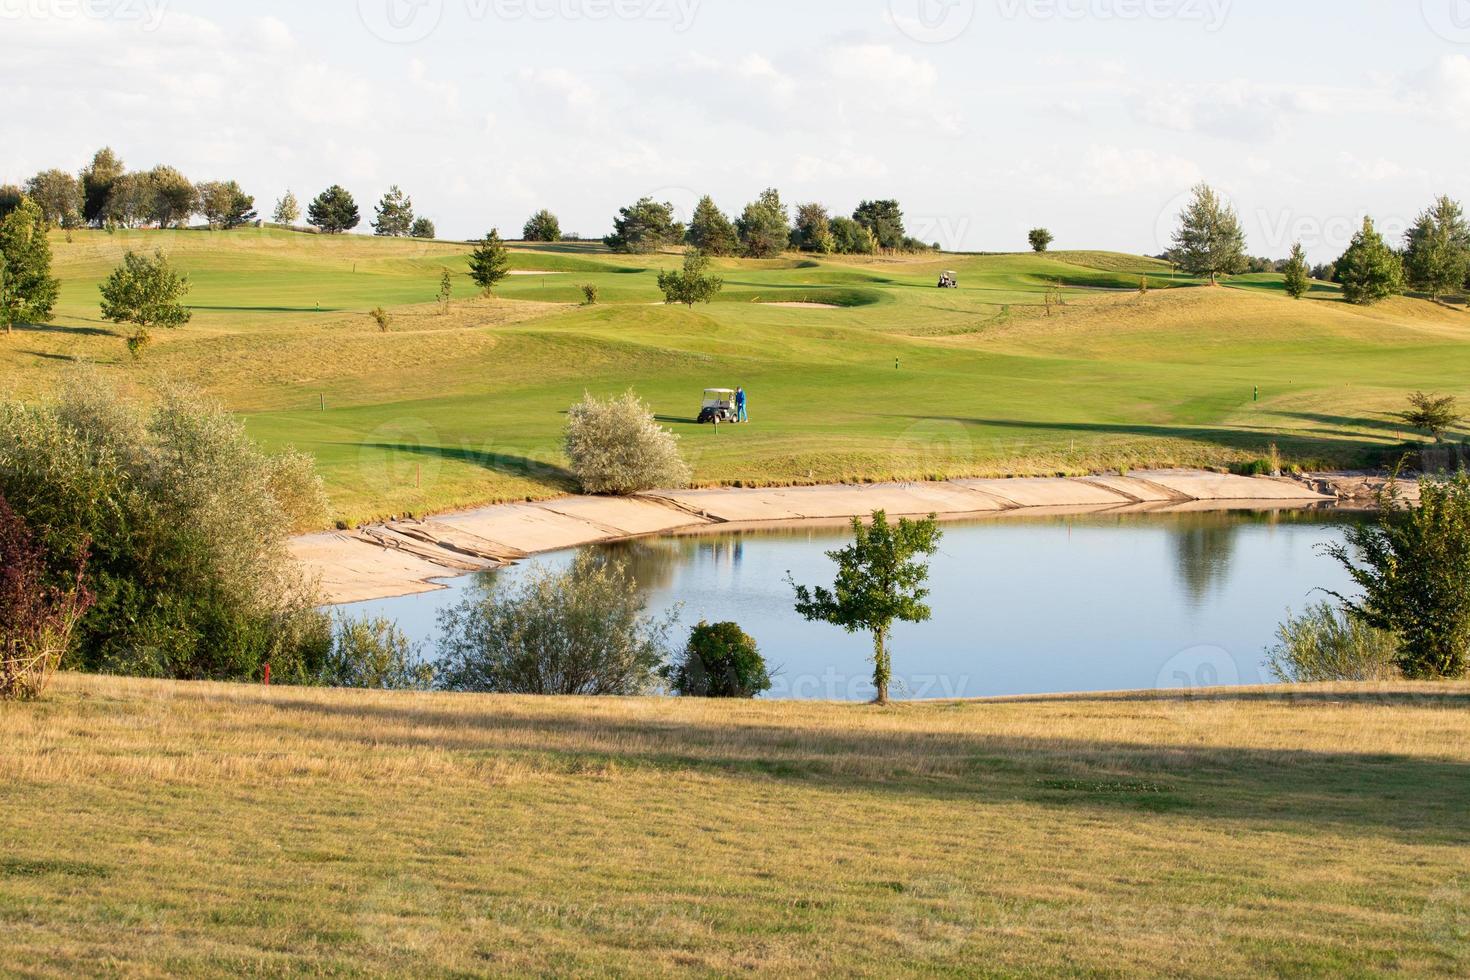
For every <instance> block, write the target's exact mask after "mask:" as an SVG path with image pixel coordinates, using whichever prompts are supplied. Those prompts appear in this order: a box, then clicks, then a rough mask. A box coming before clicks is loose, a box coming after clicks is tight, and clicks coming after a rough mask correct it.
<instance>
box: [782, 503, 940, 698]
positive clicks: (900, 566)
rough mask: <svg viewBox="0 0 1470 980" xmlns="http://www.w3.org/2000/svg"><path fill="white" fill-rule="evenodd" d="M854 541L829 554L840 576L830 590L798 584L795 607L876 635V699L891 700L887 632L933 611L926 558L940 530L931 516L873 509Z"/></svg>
mask: <svg viewBox="0 0 1470 980" xmlns="http://www.w3.org/2000/svg"><path fill="white" fill-rule="evenodd" d="M852 533H853V538H854V541H853V543H852V544H851V545H850V546H848V547H846V548H843V549H842V550H840V551H833V552H829V553H828V557H829V558H831V559H832V560H833V561H835V562H836V563H837V581H836V584H835V585H834V586H833V588H832V590H831V591H828V590H827V589H824V588H821V587H817V588H812V589H809V588H807V587H806V586H804V585H797V584H796V582H795V580H794V579H792V578H791V577H790V575H789V574H788V575H787V580H788V581H790V582H791V584H792V586H793V587H795V589H796V611H797V612H798V613H799V614H801V615H802V616H804V617H805V618H807V619H809V620H812V621H814V622H822V623H831V624H832V625H834V626H841V627H842V628H843V629H845V630H847V631H848V632H849V633H857V632H870V633H872V634H873V686H874V687H875V688H877V689H878V694H877V697H876V698H875V701H876V703H877V704H887V703H888V685H889V682H890V681H891V680H892V678H893V660H892V655H891V653H890V651H889V649H888V636H889V633H890V631H891V630H892V629H893V624H894V622H895V621H900V622H905V623H922V622H924V621H926V620H927V619H929V617H930V615H931V613H930V609H929V607H928V606H926V605H924V600H925V599H926V598H927V597H928V595H929V590H928V589H926V588H925V587H924V583H925V582H926V581H927V580H928V578H929V563H928V561H927V560H926V559H927V558H928V557H929V556H931V555H933V554H934V552H936V551H938V550H939V539H940V537H941V533H940V530H939V525H938V523H936V521H935V519H934V518H933V516H930V517H929V518H927V519H925V520H922V521H910V520H907V519H900V520H899V522H898V524H897V525H891V524H889V523H888V515H887V514H885V513H884V512H883V511H881V510H879V511H874V513H873V520H872V525H871V526H867V525H864V524H863V522H862V520H861V519H859V518H853V521H852Z"/></svg>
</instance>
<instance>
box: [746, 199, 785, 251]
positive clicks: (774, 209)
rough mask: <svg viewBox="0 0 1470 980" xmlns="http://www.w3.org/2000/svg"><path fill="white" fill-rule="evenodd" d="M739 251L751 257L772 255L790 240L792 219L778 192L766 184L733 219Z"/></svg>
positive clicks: (781, 249)
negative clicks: (757, 195)
mask: <svg viewBox="0 0 1470 980" xmlns="http://www.w3.org/2000/svg"><path fill="white" fill-rule="evenodd" d="M735 230H736V231H737V232H739V233H740V247H741V251H742V252H743V253H744V254H745V255H746V256H748V257H749V258H752V259H769V258H774V257H775V256H777V255H780V254H781V253H782V252H784V251H785V250H786V248H787V246H788V245H790V244H791V219H790V217H789V216H788V215H787V213H786V205H784V204H782V203H781V194H780V192H778V191H777V190H776V189H775V188H774V187H768V188H766V189H765V190H764V191H762V192H761V196H760V197H758V198H756V199H755V200H754V201H752V202H751V203H749V204H747V205H746V206H745V211H744V212H743V213H742V214H741V215H740V217H738V218H736V219H735Z"/></svg>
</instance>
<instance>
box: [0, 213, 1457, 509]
mask: <svg viewBox="0 0 1470 980" xmlns="http://www.w3.org/2000/svg"><path fill="white" fill-rule="evenodd" d="M54 248H55V254H56V266H57V269H58V273H59V275H60V277H61V278H62V281H63V289H62V300H61V306H60V309H59V311H58V316H57V318H56V321H55V323H53V324H49V325H45V326H43V327H39V328H32V329H22V330H19V331H17V333H16V335H15V336H14V337H12V338H10V339H9V340H8V341H5V342H0V372H3V376H4V377H5V379H6V382H7V383H8V385H9V386H10V387H12V388H13V389H14V390H15V391H16V392H17V393H19V394H21V395H22V396H33V395H35V394H38V393H40V392H42V391H44V390H45V389H46V388H48V387H49V386H50V385H52V384H54V382H55V380H56V378H57V377H58V376H59V375H60V373H61V372H62V371H64V370H65V369H66V368H67V367H68V366H69V364H70V363H71V362H73V361H76V360H87V361H91V362H94V363H95V364H96V365H98V368H99V370H101V371H102V372H103V373H104V374H106V375H109V376H112V377H115V378H118V379H122V380H124V381H127V382H129V383H138V384H149V383H153V382H157V381H160V380H163V379H178V380H185V381H189V382H192V383H194V384H197V385H199V386H201V387H203V388H204V389H206V390H207V391H209V392H211V393H213V394H214V395H216V396H217V397H219V398H220V399H221V400H222V401H224V402H225V403H226V404H227V405H228V406H230V407H231V408H234V409H236V410H238V411H239V412H241V413H243V414H245V415H246V416H247V418H248V425H249V428H250V430H251V432H252V433H253V434H254V435H255V436H256V437H257V438H258V439H260V440H261V441H262V442H263V443H265V444H267V445H270V446H280V445H285V444H294V445H296V446H297V447H298V448H301V449H303V450H306V451H308V452H311V453H313V454H315V455H316V457H317V459H318V461H319V464H320V467H321V471H322V473H323V475H324V477H325V478H326V481H327V484H328V488H329V491H330V492H331V494H332V498H333V503H334V507H335V509H336V511H337V512H338V514H339V515H340V516H342V517H344V518H348V519H362V518H368V517H373V516H379V515H383V514H388V513H403V512H405V511H411V512H415V513H420V512H425V511H432V510H442V509H446V508H450V507H455V506H461V505H466V504H471V503H478V502H489V501H499V500H508V499H519V498H523V497H544V496H549V495H553V494H556V493H560V492H563V491H565V490H566V489H568V488H569V487H570V486H571V482H570V480H569V478H568V476H567V474H566V472H565V471H564V469H563V462H564V460H563V459H562V456H561V452H560V432H561V428H562V425H563V422H564V415H563V413H564V412H565V410H566V408H567V406H568V405H569V404H571V402H573V401H574V400H575V399H577V398H578V397H580V395H581V394H582V393H583V391H585V390H590V391H594V392H599V393H610V392H616V391H620V390H623V389H626V388H628V387H635V388H637V390H638V391H639V393H640V394H642V395H643V396H644V397H645V398H646V399H647V400H648V401H649V402H650V403H651V404H652V405H653V406H654V408H655V410H656V411H657V412H658V413H659V414H660V415H661V416H662V417H663V419H664V421H665V422H666V423H667V424H668V425H669V426H670V427H671V428H672V429H674V430H675V431H676V432H678V433H679V434H680V435H681V436H682V437H683V440H684V443H683V445H684V450H685V452H686V454H687V455H688V457H689V458H690V460H691V461H692V462H693V464H694V466H695V470H696V475H697V479H698V480H700V481H701V482H725V483H731V482H736V481H739V482H744V483H753V484H761V483H787V482H809V481H823V480H862V479H882V478H903V479H907V478H925V477H932V476H952V475H962V474H963V475H991V474H1022V473H1028V474H1029V473H1056V472H1081V471H1089V470H1094V469H1100V468H1109V467H1120V466H1144V465H1167V464H1194V465H1218V464H1225V463H1229V462H1232V461H1241V460H1247V459H1253V458H1257V457H1260V456H1262V455H1264V454H1265V453H1266V451H1267V447H1268V446H1269V444H1270V443H1272V442H1276V443H1278V444H1279V445H1280V447H1281V449H1282V451H1283V452H1284V453H1285V454H1286V455H1287V456H1288V458H1294V459H1298V460H1321V461H1324V462H1327V463H1331V464H1335V465H1351V464H1354V463H1356V462H1358V461H1360V460H1361V459H1363V458H1364V456H1365V453H1367V452H1370V451H1372V450H1374V449H1375V448H1376V449H1377V450H1379V451H1382V450H1383V449H1384V448H1386V447H1390V446H1392V445H1394V444H1396V443H1397V442H1399V441H1400V439H1399V433H1398V431H1397V428H1398V427H1397V426H1396V424H1395V423H1394V422H1393V421H1392V420H1391V419H1389V418H1388V416H1387V415H1386V413H1387V412H1388V411H1390V410H1392V409H1395V408H1397V407H1399V406H1400V405H1401V404H1402V401H1403V398H1404V395H1405V394H1406V393H1407V392H1408V391H1410V390H1412V389H1415V388H1426V389H1438V390H1442V391H1447V392H1451V393H1455V394H1459V395H1470V381H1467V379H1466V376H1465V374H1464V372H1463V371H1460V370H1458V368H1457V365H1459V364H1463V363H1464V362H1465V358H1466V356H1467V354H1470V316H1467V315H1466V314H1465V313H1464V312H1462V311H1459V310H1451V309H1449V308H1446V307H1443V306H1438V305H1435V304H1431V303H1429V302H1426V301H1422V300H1415V299H1407V298H1405V299H1397V300H1393V301H1391V302H1388V303H1385V304H1382V305H1380V306H1377V307H1373V308H1371V309H1367V310H1363V309H1358V308H1354V307H1351V306H1348V305H1347V304H1345V303H1342V302H1341V301H1340V299H1339V298H1338V296H1337V292H1336V290H1335V289H1334V288H1332V287H1329V286H1325V285H1322V286H1319V287H1318V288H1317V289H1316V290H1314V292H1313V294H1312V298H1311V299H1309V300H1307V301H1304V302H1294V301H1292V300H1290V299H1288V298H1286V297H1285V296H1284V294H1282V293H1281V291H1280V285H1279V277H1274V276H1250V277H1241V278H1240V279H1237V280H1235V281H1233V282H1232V284H1231V286H1230V287H1227V288H1208V287H1197V284H1195V283H1193V282H1191V281H1190V280H1188V279H1186V278H1184V277H1181V276H1179V275H1177V274H1175V273H1173V272H1171V270H1170V269H1169V268H1168V267H1167V266H1166V265H1164V264H1163V263H1159V262H1156V261H1154V260H1151V259H1145V258H1140V257H1135V256H1124V255H1116V254H1111V253H1096V252H1058V253H1053V254H1049V255H1044V256H1036V255H942V256H932V255H931V256H920V257H910V258H896V259H886V258H875V259H848V258H841V257H834V258H822V259H813V258H809V257H802V256H787V257H783V258H781V259H776V260H770V261H761V262H754V261H735V260H731V261H725V262H721V263H719V266H720V272H721V274H722V275H723V276H724V277H725V280H726V287H725V291H724V293H723V294H722V295H721V296H720V299H719V301H718V302H716V303H714V304H712V305H710V306H707V307H700V308H697V309H695V310H692V311H690V310H685V309H683V308H668V307H664V306H661V305H656V304H658V302H659V300H660V294H659V292H658V290H657V287H656V283H655V279H656V275H657V272H658V270H659V269H662V268H667V267H671V266H673V265H675V264H676V263H677V262H678V261H679V259H678V255H677V254H675V253H669V254H660V255H654V256H621V255H613V254H610V253H608V252H607V251H606V250H604V249H603V248H602V247H601V246H597V245H591V244H584V243H563V244H559V245H550V246H542V247H539V248H532V247H517V248H516V249H515V251H514V253H513V257H514V261H513V265H514V267H515V268H516V270H517V271H518V272H520V273H524V274H522V275H517V276H514V277H512V278H511V279H510V280H509V281H507V282H506V283H505V284H504V285H503V287H502V288H501V289H500V291H499V293H500V296H499V298H497V299H495V300H483V299H478V298H473V292H474V290H473V288H472V286H471V284H470V283H469V280H468V278H467V276H466V275H465V270H466V265H465V255H466V253H467V248H466V247H465V246H462V245H455V244H450V243H426V242H417V241H402V240H392V241H390V240H378V239H371V238H365V237H360V236H344V237H322V236H316V235H306V234H300V233H292V232H286V231H280V230H273V229H248V230H242V231H237V232H230V233H209V232H203V231H186V232H158V231H149V232H131V233H119V234H117V235H113V236H109V235H106V234H104V233H101V232H83V233H78V234H76V235H75V239H74V241H72V242H67V241H65V240H64V239H63V238H62V237H61V236H60V235H59V234H58V236H57V237H56V238H55V240H54ZM129 248H133V249H144V250H152V249H154V248H162V249H165V250H167V251H168V252H169V253H170V254H171V255H172V257H173V259H174V261H175V262H176V264H177V265H178V266H179V267H180V268H181V269H183V270H185V271H187V272H188V273H189V274H190V276H191V278H192V280H193V283H194V289H193V292H192V293H191V295H190V297H189V302H190V304H191V305H192V306H193V308H194V320H193V322H192V323H191V324H189V326H187V327H186V328H183V329H181V330H177V331H171V332H170V331H158V332H156V337H157V340H156V343H155V345H154V347H153V348H152V349H150V350H149V351H148V353H147V354H146V356H145V359H144V360H143V361H142V362H141V363H138V364H134V363H131V362H130V361H129V359H128V357H127V354H126V351H125V349H124V346H123V343H122V339H121V338H122V336H123V335H124V332H125V331H123V330H122V329H121V328H118V327H116V326H114V325H111V324H107V323H104V322H101V321H100V320H99V318H98V311H97V284H98V283H99V282H100V281H101V279H102V278H103V277H105V275H106V274H107V272H108V271H109V270H110V269H111V268H112V267H113V266H114V265H115V264H116V263H117V262H118V261H119V260H120V258H121V255H122V254H123V252H124V251H125V250H127V249H129ZM446 268H447V269H449V270H451V272H452V273H453V274H454V276H455V282H456V288H457V292H458V298H457V299H456V300H455V302H454V304H453V306H452V309H451V311H450V313H449V314H448V315H440V314H439V311H438V309H437V307H436V305H435V304H434V302H433V299H434V295H435V293H436V292H437V290H438V285H439V277H440V274H441V271H442V270H443V269H446ZM945 269H953V270H955V271H957V272H958V273H959V278H960V283H961V288H960V289H958V290H944V291H941V290H938V289H935V288H934V283H935V282H936V281H937V279H938V275H939V272H941V271H943V270H945ZM538 273H539V274H538ZM1145 278H1146V279H1147V282H1148V284H1149V287H1150V288H1149V291H1148V292H1147V293H1140V292H1139V288H1138V287H1139V284H1140V281H1141V280H1143V279H1145ZM583 283H595V284H596V285H597V286H598V288H599V291H600V294H601V303H600V304H599V305H598V306H595V307H581V306H578V305H576V304H578V303H580V301H581V292H580V286H581V285H582V284H583ZM1058 284H1060V286H1061V287H1062V293H1061V295H1062V297H1063V299H1064V301H1065V306H1061V307H1056V308H1054V309H1053V310H1052V311H1051V312H1052V315H1050V316H1048V315H1047V307H1046V297H1047V294H1048V292H1049V291H1050V290H1052V289H1054V288H1055V287H1056V286H1057V285H1058ZM1179 287H1188V288H1179ZM774 303H816V304H824V305H827V306H832V307H836V308H834V309H826V308H810V307H805V308H790V307H783V306H774V305H771V304H774ZM380 304H381V305H382V306H384V307H386V308H388V309H389V310H390V312H391V313H392V315H393V322H392V325H391V328H390V331H389V332H388V333H386V334H383V333H379V332H378V330H377V328H376V326H375V325H374V323H373V321H372V320H371V319H370V318H369V317H368V316H367V311H368V310H369V309H371V308H372V307H374V306H377V305H380ZM735 385H744V386H745V387H746V388H747V389H749V390H750V392H751V399H752V401H751V408H752V416H753V420H754V424H753V425H750V426H747V427H741V428H735V427H722V428H721V430H720V431H719V432H718V433H716V432H715V431H714V430H713V429H710V428H700V427H698V426H696V425H694V424H693V418H694V416H695V415H696V414H697V409H698V405H699V397H700V392H701V391H702V390H703V389H704V388H705V387H712V386H719V387H726V386H729V387H733V386H735ZM1257 386H1259V389H1260V400H1259V401H1254V400H1253V395H1254V391H1255V389H1256V387H1257Z"/></svg>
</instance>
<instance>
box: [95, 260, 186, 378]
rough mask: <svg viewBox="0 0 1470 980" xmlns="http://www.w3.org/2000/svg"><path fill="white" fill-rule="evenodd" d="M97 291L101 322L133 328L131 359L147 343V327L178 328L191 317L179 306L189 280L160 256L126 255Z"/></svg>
mask: <svg viewBox="0 0 1470 980" xmlns="http://www.w3.org/2000/svg"><path fill="white" fill-rule="evenodd" d="M101 290H102V318H103V319H104V320H111V321H113V322H114V323H131V324H133V325H134V326H135V327H136V328H137V330H136V331H135V332H134V334H133V336H132V337H131V338H129V340H128V350H129V351H131V352H132V353H133V355H134V356H135V357H136V356H137V355H138V354H139V353H141V351H142V349H143V348H144V347H145V346H147V344H148V342H149V340H150V339H151V337H150V334H149V328H150V327H181V326H183V325H184V324H186V323H188V322H189V319H190V317H191V316H192V315H193V314H191V313H190V312H189V311H188V310H187V309H185V307H184V304H183V303H182V302H180V300H182V299H183V297H184V296H185V295H187V294H188V292H189V277H188V276H181V275H179V274H178V273H176V272H174V270H173V267H172V266H170V265H169V261H168V257H167V256H165V255H164V254H163V253H162V252H155V253H154V257H153V258H151V259H150V258H149V257H148V256H146V255H139V254H138V253H137V252H128V254H127V255H125V256H123V264H122V265H120V266H118V267H117V268H116V269H114V270H113V271H112V275H110V276H108V277H107V281H106V282H104V283H103V284H102V287H101Z"/></svg>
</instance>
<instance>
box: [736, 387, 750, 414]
mask: <svg viewBox="0 0 1470 980" xmlns="http://www.w3.org/2000/svg"><path fill="white" fill-rule="evenodd" d="M735 421H737V422H749V421H750V416H748V415H746V414H745V389H744V388H736V389H735Z"/></svg>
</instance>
